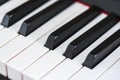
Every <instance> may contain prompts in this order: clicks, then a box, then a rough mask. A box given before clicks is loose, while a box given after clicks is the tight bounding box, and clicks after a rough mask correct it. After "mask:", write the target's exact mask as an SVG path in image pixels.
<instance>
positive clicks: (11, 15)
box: [1, 0, 48, 27]
mask: <svg viewBox="0 0 120 80" xmlns="http://www.w3.org/2000/svg"><path fill="white" fill-rule="evenodd" d="M47 1H48V0H35V1H34V0H30V1H28V2H26V3H24V4H22V5H21V6H19V7H17V8H15V9H13V10H12V11H10V12H8V13H7V14H6V15H5V16H4V18H3V21H2V23H1V24H2V25H3V26H5V27H9V26H11V25H13V24H14V23H16V22H17V21H19V20H20V19H21V18H23V17H25V16H26V15H28V14H29V13H31V12H32V11H34V10H35V9H37V8H38V7H40V6H41V5H43V4H44V3H45V2H47Z"/></svg>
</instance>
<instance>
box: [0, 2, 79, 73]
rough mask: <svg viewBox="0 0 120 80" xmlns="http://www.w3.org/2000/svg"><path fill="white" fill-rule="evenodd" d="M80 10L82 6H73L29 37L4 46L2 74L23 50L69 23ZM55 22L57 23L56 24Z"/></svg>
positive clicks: (1, 57) (2, 49) (1, 51)
mask: <svg viewBox="0 0 120 80" xmlns="http://www.w3.org/2000/svg"><path fill="white" fill-rule="evenodd" d="M79 8H80V6H79V5H78V4H77V3H76V4H74V5H73V6H71V7H70V8H68V9H67V10H65V11H63V12H62V13H60V14H59V15H58V16H56V17H55V18H53V19H51V20H50V21H49V22H47V23H46V24H45V25H43V26H41V27H40V28H39V29H37V30H36V31H34V32H33V33H32V34H30V35H29V36H27V37H23V36H18V37H17V38H15V39H14V40H12V41H11V42H9V43H8V44H6V45H5V46H3V47H2V48H1V49H0V63H1V66H0V69H3V70H4V72H0V73H6V64H5V63H7V62H8V61H9V60H11V59H12V58H13V57H15V56H16V55H18V54H19V53H20V52H22V51H23V50H25V49H26V48H27V47H29V46H30V45H31V44H33V43H34V42H35V41H36V40H37V39H39V38H41V37H42V36H43V35H45V34H47V33H48V32H49V31H51V30H52V29H54V28H55V27H58V26H59V25H58V24H60V23H64V24H65V23H67V22H68V21H69V20H71V19H72V18H71V17H70V15H71V16H72V15H73V13H76V12H77V10H78V9H79ZM73 16H74V15H73ZM61 17H63V18H62V19H61ZM68 17H69V19H68ZM66 19H67V20H66ZM56 21H57V22H56ZM54 22H56V23H54ZM48 24H49V26H50V27H49V28H48ZM43 27H45V28H43ZM43 29H45V30H43ZM36 34H37V35H36ZM11 46H12V47H11ZM2 53H5V54H2Z"/></svg>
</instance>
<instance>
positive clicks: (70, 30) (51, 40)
mask: <svg viewBox="0 0 120 80" xmlns="http://www.w3.org/2000/svg"><path fill="white" fill-rule="evenodd" d="M100 13H101V9H99V8H97V7H95V6H94V7H92V8H90V9H89V10H87V11H86V12H84V13H83V14H81V15H79V16H78V17H76V18H75V19H73V20H72V21H70V22H69V23H67V24H65V25H64V26H62V27H61V28H59V29H58V30H56V31H55V32H53V33H51V34H50V36H49V37H48V39H47V42H46V44H45V46H46V47H48V48H49V49H55V48H56V47H57V46H59V45H60V44H61V43H63V42H64V41H65V40H67V39H68V38H69V37H70V36H72V35H73V34H74V33H76V32H77V31H78V30H80V29H81V28H83V27H84V26H85V25H86V24H88V23H89V22H90V21H91V20H92V19H94V18H95V17H96V16H98V15H99V14H100Z"/></svg>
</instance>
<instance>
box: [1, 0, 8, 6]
mask: <svg viewBox="0 0 120 80" xmlns="http://www.w3.org/2000/svg"><path fill="white" fill-rule="evenodd" d="M7 1H9V0H0V5H2V4H4V3H6V2H7Z"/></svg>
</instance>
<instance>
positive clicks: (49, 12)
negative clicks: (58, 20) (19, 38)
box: [19, 0, 74, 36]
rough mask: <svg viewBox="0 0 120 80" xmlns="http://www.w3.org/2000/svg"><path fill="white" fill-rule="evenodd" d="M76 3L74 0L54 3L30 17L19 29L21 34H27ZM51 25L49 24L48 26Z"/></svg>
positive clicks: (61, 0)
mask: <svg viewBox="0 0 120 80" xmlns="http://www.w3.org/2000/svg"><path fill="white" fill-rule="evenodd" d="M73 3H74V0H60V1H57V2H56V3H54V4H52V5H51V6H49V7H48V8H46V9H44V10H43V11H41V12H39V13H38V14H36V15H34V16H33V17H31V18H30V19H28V20H26V21H25V22H24V23H23V24H22V27H21V29H20V31H19V33H20V34H22V35H24V36H27V35H28V34H30V33H31V32H33V31H34V30H36V29H37V28H39V27H40V26H41V25H43V24H44V23H45V22H47V21H48V20H50V19H51V18H53V17H54V16H56V15H57V14H58V13H60V12H61V11H63V10H64V9H65V8H67V7H68V6H70V5H71V4H73ZM48 27H49V26H48Z"/></svg>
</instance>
